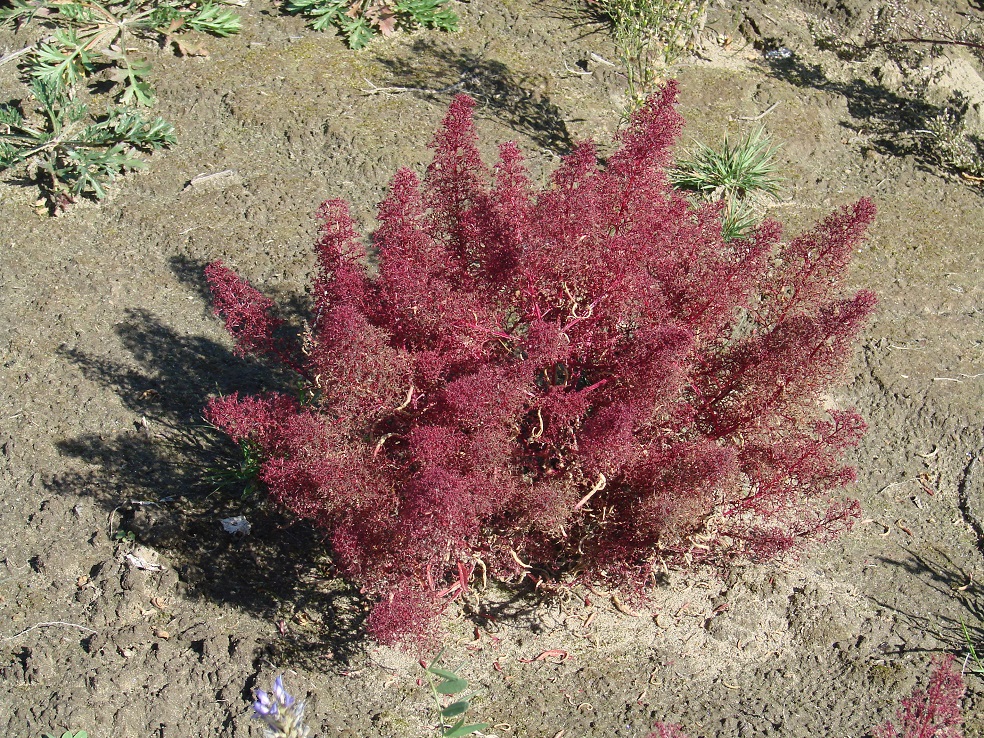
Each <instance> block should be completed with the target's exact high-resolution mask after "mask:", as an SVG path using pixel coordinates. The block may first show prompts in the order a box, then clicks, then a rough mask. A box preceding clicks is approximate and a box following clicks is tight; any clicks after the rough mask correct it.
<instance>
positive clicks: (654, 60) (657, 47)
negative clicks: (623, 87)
mask: <svg viewBox="0 0 984 738" xmlns="http://www.w3.org/2000/svg"><path fill="white" fill-rule="evenodd" d="M586 1H587V5H588V10H589V11H590V12H591V13H592V14H593V15H594V16H595V17H597V18H599V19H601V20H604V21H606V22H607V23H609V24H610V26H611V32H612V39H613V40H614V42H615V48H616V49H617V50H618V55H619V60H620V62H621V64H622V69H623V72H624V73H625V77H626V82H627V86H628V95H629V112H632V111H634V110H636V109H637V108H639V107H640V106H641V105H642V103H643V102H644V101H645V100H646V98H647V97H648V96H649V95H651V94H652V93H654V92H655V91H656V89H657V88H658V87H659V85H660V84H661V83H662V82H663V78H664V76H665V73H666V70H667V67H669V66H670V65H671V64H673V63H674V62H676V61H677V60H679V59H680V58H681V57H682V56H683V55H684V54H686V53H688V52H689V51H691V50H692V49H693V48H694V47H695V45H696V43H697V39H698V35H699V33H700V31H701V30H702V29H703V27H704V20H705V18H706V17H707V6H708V4H709V0H586Z"/></svg>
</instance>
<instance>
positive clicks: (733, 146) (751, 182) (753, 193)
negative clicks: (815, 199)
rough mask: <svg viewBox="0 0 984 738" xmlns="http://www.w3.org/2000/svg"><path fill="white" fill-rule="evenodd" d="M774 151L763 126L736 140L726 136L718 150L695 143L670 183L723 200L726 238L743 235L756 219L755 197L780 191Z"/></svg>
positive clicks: (674, 171)
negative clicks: (733, 140)
mask: <svg viewBox="0 0 984 738" xmlns="http://www.w3.org/2000/svg"><path fill="white" fill-rule="evenodd" d="M776 150H777V149H776V147H774V146H772V145H771V143H770V142H769V138H768V137H767V136H766V135H765V133H764V132H763V131H762V129H759V130H757V131H755V132H754V133H752V134H750V135H748V136H745V137H743V138H741V139H739V140H738V141H737V142H732V141H731V140H730V139H729V138H728V137H727V136H725V138H724V143H723V145H722V146H721V148H720V149H713V148H711V147H710V146H707V145H705V144H702V143H698V144H697V145H696V147H695V148H694V149H693V150H691V151H690V152H689V153H688V154H687V155H686V156H685V157H684V158H683V159H680V160H679V161H678V162H677V165H676V168H675V169H673V170H672V171H671V172H670V173H669V176H670V182H671V183H672V184H673V186H674V187H676V188H677V189H681V190H687V191H689V192H693V193H696V194H697V195H698V196H699V197H701V198H703V199H705V200H708V201H711V202H718V201H722V200H723V201H724V205H725V209H724V217H723V221H722V230H723V232H724V237H725V240H728V241H732V240H734V239H736V238H742V237H743V236H745V235H747V234H748V232H749V231H750V230H751V229H752V228H753V227H754V226H755V224H756V223H757V222H758V219H757V218H756V216H755V212H754V205H753V203H754V199H755V198H756V197H757V196H758V195H760V194H765V195H769V196H772V197H777V196H778V194H779V183H780V179H779V177H778V176H777V175H776V165H775V162H774V157H775V153H776Z"/></svg>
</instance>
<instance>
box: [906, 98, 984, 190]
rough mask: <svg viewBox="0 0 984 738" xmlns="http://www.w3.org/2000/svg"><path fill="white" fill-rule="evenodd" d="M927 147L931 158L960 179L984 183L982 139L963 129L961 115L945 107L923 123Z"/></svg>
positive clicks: (983, 142) (965, 126)
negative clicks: (926, 136) (927, 139)
mask: <svg viewBox="0 0 984 738" xmlns="http://www.w3.org/2000/svg"><path fill="white" fill-rule="evenodd" d="M920 132H921V133H926V134H928V135H929V142H928V146H927V149H928V150H929V152H930V153H931V155H932V158H933V159H935V160H936V162H937V163H938V164H939V165H940V166H941V167H943V168H944V169H949V170H950V171H952V172H955V173H956V174H957V175H959V176H960V177H961V178H962V179H964V180H966V181H968V182H973V183H976V184H978V185H980V184H984V141H981V140H980V138H979V137H975V136H973V135H972V134H970V133H968V131H967V124H966V120H965V119H964V116H963V115H961V114H960V113H958V112H957V111H955V110H954V109H953V108H947V109H945V110H944V111H943V112H942V113H940V114H939V115H937V116H936V117H935V118H931V119H930V120H929V121H927V123H926V130H925V131H920Z"/></svg>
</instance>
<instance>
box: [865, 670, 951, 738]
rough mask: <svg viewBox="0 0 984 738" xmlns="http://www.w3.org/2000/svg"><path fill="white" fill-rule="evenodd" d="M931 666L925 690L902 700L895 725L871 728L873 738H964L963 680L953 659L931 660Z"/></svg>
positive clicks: (888, 723)
mask: <svg viewBox="0 0 984 738" xmlns="http://www.w3.org/2000/svg"><path fill="white" fill-rule="evenodd" d="M933 663H934V664H935V665H936V668H935V670H934V671H933V674H932V675H931V676H930V678H929V686H927V687H926V689H925V690H923V689H916V690H915V691H914V692H913V693H912V694H911V695H910V696H909V697H906V698H905V699H904V700H902V708H901V709H900V710H899V711H898V713H897V715H896V718H895V719H896V720H897V721H898V725H897V726H896V725H895V724H894V723H893V722H892V721H891V720H886V721H885V722H884V723H882V724H881V725H879V726H878V727H877V728H874V729H873V731H872V734H873V735H874V736H875V738H963V732H962V731H961V730H960V724H961V723H962V722H963V716H962V715H961V713H960V700H962V699H963V695H964V682H963V677H961V676H960V672H959V671H957V670H956V669H955V668H953V656H947V657H946V658H944V659H934V661H933Z"/></svg>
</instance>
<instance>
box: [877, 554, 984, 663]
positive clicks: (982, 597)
mask: <svg viewBox="0 0 984 738" xmlns="http://www.w3.org/2000/svg"><path fill="white" fill-rule="evenodd" d="M933 552H934V554H935V556H934V557H932V558H931V557H930V556H928V555H921V554H919V553H916V552H914V551H911V550H907V551H906V554H907V556H906V557H905V559H904V560H899V559H893V558H888V557H885V556H879V557H877V558H878V560H880V561H881V562H882V563H884V564H888V565H891V566H895V567H898V568H900V569H902V570H904V571H906V572H908V573H909V574H910V575H911V576H912V577H913V579H914V580H915V581H919V582H926V583H927V584H928V585H929V586H931V587H932V588H933V589H935V590H936V591H937V592H938V593H939V594H940V595H942V596H943V597H944V598H947V599H949V600H950V601H952V602H953V614H952V615H945V616H933V617H927V616H926V615H922V614H920V613H918V612H908V611H906V610H905V609H903V608H902V607H900V606H898V605H891V604H888V603H886V602H882V601H879V600H877V599H876V600H875V604H877V605H878V606H879V607H882V608H885V609H886V610H889V611H891V612H892V613H893V615H894V617H895V618H896V619H898V620H899V621H903V622H906V623H908V624H909V626H910V627H911V628H912V629H913V631H914V632H919V631H922V632H926V633H935V634H936V635H937V637H938V638H939V639H940V641H942V642H944V643H945V644H946V647H945V648H944V649H940V650H943V651H948V652H951V653H959V652H961V651H966V650H967V640H968V637H969V640H970V642H971V643H975V644H976V643H984V585H981V584H980V583H978V582H975V581H974V578H973V576H971V575H970V574H967V573H966V572H965V571H964V570H963V568H962V567H961V566H960V564H959V563H958V562H956V561H954V560H953V558H952V557H950V556H948V555H947V554H946V553H944V552H943V551H941V550H939V549H938V548H936V547H933ZM934 558H935V559H936V560H933V559H934ZM964 628H966V635H965V633H964ZM906 650H908V651H912V650H919V649H913V648H911V647H907V649H906ZM979 655H980V656H984V654H979Z"/></svg>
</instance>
